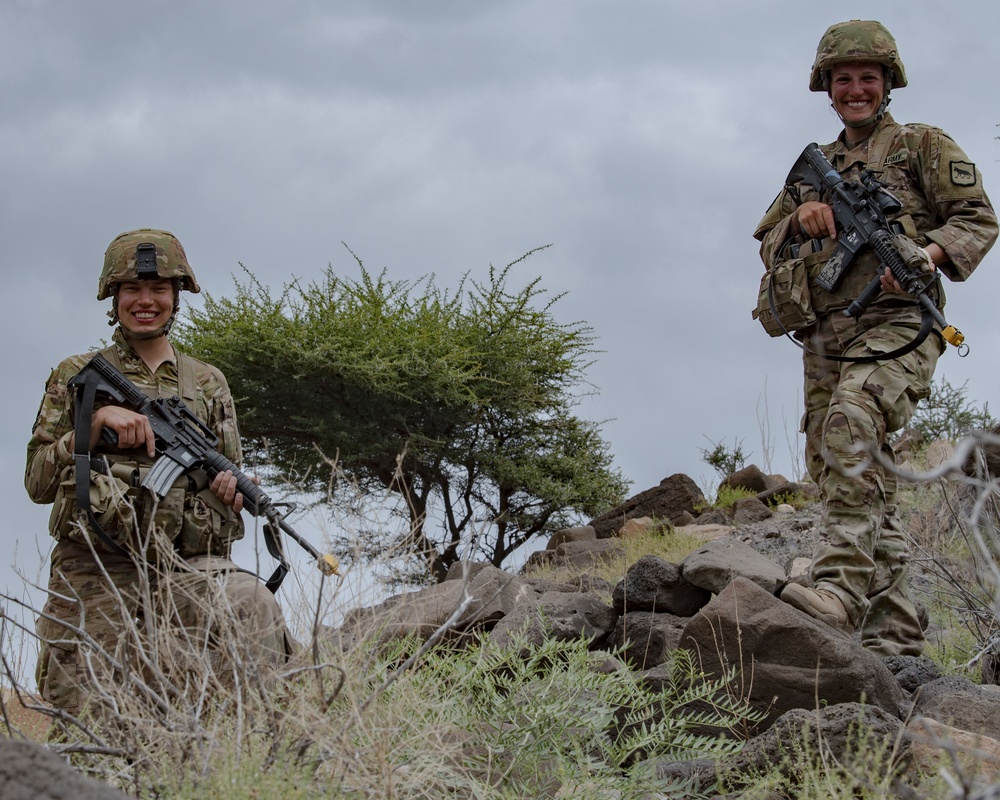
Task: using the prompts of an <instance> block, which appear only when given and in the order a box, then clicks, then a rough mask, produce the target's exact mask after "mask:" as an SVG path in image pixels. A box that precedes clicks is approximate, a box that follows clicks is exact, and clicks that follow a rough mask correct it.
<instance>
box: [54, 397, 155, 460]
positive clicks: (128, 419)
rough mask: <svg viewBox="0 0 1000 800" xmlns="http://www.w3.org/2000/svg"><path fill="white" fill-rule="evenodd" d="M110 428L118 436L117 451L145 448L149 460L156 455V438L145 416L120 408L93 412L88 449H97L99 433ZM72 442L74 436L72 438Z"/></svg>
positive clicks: (112, 407) (104, 408)
mask: <svg viewBox="0 0 1000 800" xmlns="http://www.w3.org/2000/svg"><path fill="white" fill-rule="evenodd" d="M104 428H110V429H111V430H113V431H114V432H115V433H116V434H118V449H119V450H135V449H136V448H138V447H143V446H145V448H146V454H147V455H149V457H150V458H152V457H154V456H155V455H156V438H155V437H154V436H153V427H152V426H151V425H150V424H149V418H148V417H147V416H146V415H145V414H139V413H137V412H135V411H129V410H128V409H127V408H122V407H121V406H101V407H100V408H99V409H97V410H96V411H95V412H94V417H93V421H92V422H91V425H90V449H91V450H93V449H94V448H95V447H97V443H98V442H99V441H100V440H101V431H102V430H103V429H104ZM73 438H74V440H75V438H76V434H75V433H74V436H73Z"/></svg>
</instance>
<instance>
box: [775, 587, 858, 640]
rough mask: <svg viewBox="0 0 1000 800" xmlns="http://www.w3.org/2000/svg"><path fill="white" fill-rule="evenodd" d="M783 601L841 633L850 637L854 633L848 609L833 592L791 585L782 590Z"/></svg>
mask: <svg viewBox="0 0 1000 800" xmlns="http://www.w3.org/2000/svg"><path fill="white" fill-rule="evenodd" d="M781 599H782V601H783V602H785V603H788V604H789V605H790V606H793V607H794V608H797V609H798V610H799V611H804V612H805V613H806V614H808V615H809V616H810V617H812V618H813V619H818V620H819V621H820V622H823V623H825V624H827V625H829V626H830V627H831V628H835V629H836V630H838V631H840V632H841V633H845V634H847V635H848V636H850V635H851V634H852V633H854V626H853V625H852V624H851V618H850V617H849V616H848V614H847V609H846V608H845V607H844V604H843V602H842V601H841V599H840V598H839V597H837V595H835V594H834V593H833V592H828V591H827V590H825V589H807V588H806V587H805V586H801V585H799V584H797V583H790V584H788V585H787V586H786V587H785V588H784V589H783V590H782V592H781Z"/></svg>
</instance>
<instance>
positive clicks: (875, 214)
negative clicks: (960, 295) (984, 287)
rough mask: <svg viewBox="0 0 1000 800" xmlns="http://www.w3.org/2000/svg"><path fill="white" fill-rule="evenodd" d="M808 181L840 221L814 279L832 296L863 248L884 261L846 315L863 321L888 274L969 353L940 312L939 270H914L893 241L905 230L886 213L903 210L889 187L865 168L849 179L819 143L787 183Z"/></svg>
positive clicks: (806, 152)
mask: <svg viewBox="0 0 1000 800" xmlns="http://www.w3.org/2000/svg"><path fill="white" fill-rule="evenodd" d="M799 181H804V182H807V183H809V184H811V185H812V186H813V188H814V189H816V191H817V192H820V193H821V194H823V193H824V191H828V192H829V194H830V196H831V197H832V201H831V203H830V205H831V207H832V208H833V217H834V219H835V220H836V223H837V247H836V249H835V250H834V253H833V255H832V256H831V257H830V260H829V261H827V262H826V264H824V265H823V268H822V270H821V271H820V273H819V275H818V276H817V278H816V283H817V285H818V286H820V288H822V289H825V290H826V291H828V292H832V291H834V290H835V289H836V288H837V286H839V285H840V282H841V280H842V279H843V277H844V275H845V274H846V272H847V270H848V268H849V267H850V266H851V264H852V263H853V262H854V259H855V258H856V257H857V255H858V253H860V252H861V251H862V250H863V249H864V248H865V247H870V248H871V249H872V250H873V251H875V254H876V255H877V256H878V258H879V261H881V262H882V270H879V271H878V274H876V275H875V277H874V278H873V279H872V280H871V281H870V282H869V283H868V285H867V286H866V287H865V288H864V289H863V290H862V291H861V293H860V294H859V295H858V296H857V297H856V298H855V299H854V301H853V302H852V303H851V304H850V305H849V306H848V307H847V308H846V309H845V310H844V314H845V316H851V317H854V318H855V319H859V318H860V317H861V315H862V314H864V313H865V311H866V310H867V309H868V306H870V305H871V304H872V303H873V302H874V301H875V298H877V297H878V296H879V294H881V292H882V286H881V278H882V275H884V274H885V271H886V270H888V271H889V272H890V273H891V274H892V276H893V277H894V278H895V279H896V281H897V282H898V283H899V285H900V286H902V287H903V289H904V290H906V292H908V293H909V294H910V295H912V296H913V297H914V298H915V299H916V300H917V302H918V303H920V305H921V306H922V307H923V312H925V313H926V314H929V315H930V317H931V318H932V319H933V320H934V322H936V323H937V324H938V325H939V326H940V328H941V335H942V336H943V337H944V339H945V341H947V342H948V343H949V344H952V345H954V346H955V347H957V348H958V350H959V355H962V356H964V355H967V354H968V352H969V347H968V345H965V344H963V343H964V342H965V336H963V335H962V333H961V332H960V331H959V330H958V329H957V328H956V327H955V326H953V325H949V324H948V322H947V321H946V320H945V318H944V315H943V314H942V313H941V312H940V310H938V307H937V306H936V305H935V304H934V300H933V299H932V298H931V296H930V293H929V290H930V288H931V287H932V286H933V285H934V283H935V282H936V281H938V280H939V279H940V276H939V274H938V273H937V272H936V271H928V272H923V273H920V272H917V271H915V270H914V269H912V268H911V267H910V266H909V265H908V264H907V263H906V260H905V259H904V258H903V256H902V255H901V254H900V252H899V250H898V249H897V247H896V244H895V243H894V240H895V238H896V236H897V235H899V234H900V233H901V231H899V230H896V229H894V227H893V226H892V225H891V224H890V223H889V222H888V220H887V215H889V214H895V213H897V212H899V211H900V210H901V209H902V204H901V203H900V202H899V200H898V199H897V198H896V197H894V196H893V194H892V193H891V192H890V191H889V190H888V189H886V187H885V184H883V183H882V182H881V181H880V180H879V179H878V178H877V177H876V176H875V174H874V173H872V172H871V171H869V170H865V172H863V173H862V174H861V177H860V179H859V180H856V181H845V180H844V179H843V177H841V175H840V173H838V172H837V171H836V170H835V169H834V168H833V165H832V164H831V163H830V162H829V160H828V159H827V157H826V156H825V155H823V151H822V150H820V149H819V146H818V145H816V144H815V143H813V144H809V145H806V149H805V150H803V151H802V155H801V156H799V159H798V161H796V162H795V164H794V165H793V166H792V169H791V172H789V174H788V183H796V182H799Z"/></svg>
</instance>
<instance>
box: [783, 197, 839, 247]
mask: <svg viewBox="0 0 1000 800" xmlns="http://www.w3.org/2000/svg"><path fill="white" fill-rule="evenodd" d="M792 233H793V234H794V233H804V234H805V235H806V236H808V237H809V238H810V239H825V238H827V237H830V238H831V239H836V238H837V223H836V221H835V220H834V217H833V209H832V208H830V206H828V205H827V204H826V203H820V202H818V201H816V200H809V201H808V202H805V203H803V204H802V205H800V206H799V207H798V208H797V209H795V212H794V213H793V214H792Z"/></svg>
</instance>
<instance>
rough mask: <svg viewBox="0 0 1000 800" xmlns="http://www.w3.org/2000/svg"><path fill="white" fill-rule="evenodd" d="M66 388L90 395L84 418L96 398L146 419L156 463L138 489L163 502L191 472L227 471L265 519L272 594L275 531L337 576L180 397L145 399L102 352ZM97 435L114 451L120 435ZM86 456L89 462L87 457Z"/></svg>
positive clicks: (278, 574) (278, 552)
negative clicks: (152, 439)
mask: <svg viewBox="0 0 1000 800" xmlns="http://www.w3.org/2000/svg"><path fill="white" fill-rule="evenodd" d="M69 386H70V387H71V388H77V389H79V390H80V393H81V395H82V396H84V397H85V398H86V395H88V394H89V396H90V398H89V402H88V401H87V400H86V399H85V400H84V402H83V405H84V406H87V405H89V406H90V408H89V409H87V408H84V409H83V415H84V416H88V417H89V415H90V414H91V413H92V411H93V398H94V396H95V395H97V394H100V395H103V396H104V397H107V398H108V399H110V400H111V402H112V403H113V404H115V405H119V406H122V407H124V408H127V409H129V410H131V411H136V412H138V413H140V414H144V415H145V416H146V417H147V418H148V419H149V424H150V426H151V427H152V429H153V435H154V437H155V441H156V460H155V461H154V462H153V466H152V468H151V469H150V470H149V472H148V473H147V474H146V477H145V478H144V479H143V481H142V484H141V485H142V486H143V487H145V488H147V489H149V490H150V491H151V492H153V494H155V495H156V496H157V498H160V499H162V498H163V497H165V496H166V494H167V492H168V491H169V490H170V487H171V486H173V484H174V481H175V480H177V478H179V477H180V476H181V475H183V474H185V473H189V472H191V471H193V470H197V469H204V470H205V472H206V473H207V474H208V479H209V480H212V479H213V478H214V477H215V476H216V475H218V474H219V473H220V472H226V471H227V470H228V471H230V472H232V473H233V475H234V476H235V477H236V491H237V492H239V493H240V494H241V495H242V496H243V508H244V509H245V510H247V511H249V512H250V514H251V515H252V516H254V517H264V518H265V520H266V522H265V523H264V541H265V543H266V544H267V549H268V551H269V552H270V553H271V555H272V556H274V557H275V558H276V559H277V560H278V563H279V566H278V569H277V570H276V571H275V573H274V574H273V575H272V576H271V577H270V579H269V580H268V581H267V587H268V589H270V590H271V591H272V592H275V591H277V590H278V586H279V585H280V584H281V581H282V580H284V577H285V575H286V574H287V572H288V564H287V562H286V561H285V558H284V553H283V550H282V547H281V543H280V538H279V536H278V531H279V530H281V531H284V532H285V534H286V535H288V536H289V537H290V538H291V539H292V540H293V541H295V542H296V543H297V544H298V545H299V546H300V547H302V549H304V550H305V551H306V552H307V553H308V554H309V555H310V556H312V557H313V558H314V559H315V560H316V564H317V566H318V567H319V568H320V569H321V570H322V571H323V573H324V574H325V575H337V574H339V571H338V570H339V566H340V565H339V563H338V561H337V559H336V557H335V556H333V555H330V554H328V553H327V554H321V553H320V552H319V551H318V550H317V549H316V548H315V547H313V546H312V545H311V544H310V543H309V542H308V541H306V540H305V539H304V538H303V537H302V536H300V535H299V534H298V533H297V532H296V531H295V530H294V529H293V528H292V527H291V525H289V524H288V523H287V522H286V521H285V519H284V514H283V513H282V511H281V508H285V509H286V510H287V511H291V510H294V508H295V506H294V504H292V503H275V502H273V501H272V500H271V498H270V497H268V496H267V495H266V494H265V493H264V492H263V491H262V490H261V488H260V487H259V486H258V485H257V484H256V483H254V481H253V480H252V479H251V478H250V477H249V476H248V475H247V474H246V473H244V472H243V471H242V470H241V469H240V468H239V467H237V466H236V465H235V464H234V463H233V462H232V461H230V460H229V459H228V458H226V457H225V456H224V455H222V453H220V452H219V451H218V450H217V449H216V447H217V446H218V443H219V437H218V436H216V435H215V434H214V433H213V432H212V430H211V429H210V428H208V426H206V425H205V424H204V423H203V422H202V421H201V420H200V419H198V417H197V416H195V414H194V413H193V412H192V411H191V409H189V408H188V407H187V406H186V405H185V404H184V401H183V400H181V399H180V398H179V397H177V396H176V395H175V396H173V397H158V398H155V399H152V398H149V397H147V396H146V395H145V394H144V393H143V392H142V391H140V390H139V389H138V387H136V385H135V384H134V383H132V381H130V380H129V379H128V378H127V377H125V376H124V375H123V374H122V373H121V372H120V371H119V370H118V369H116V368H115V366H114V365H113V364H111V362H109V361H108V360H107V359H106V358H104V356H102V355H101V354H100V353H98V354H96V355H95V356H94V357H93V358H92V359H91V360H90V362H89V363H88V364H87V365H86V366H85V367H84V368H83V369H81V370H80V371H79V372H78V373H77V374H76V375H75V376H74V377H73V378H72V379H71V380H70V382H69ZM78 413H79V409H78ZM85 425H86V434H87V436H88V437H89V421H85ZM81 433H82V431H81V430H80V426H79V425H78V429H77V450H78V452H77V457H78V458H79V457H80V455H81V453H80V449H81V446H82V447H83V448H85V447H86V446H87V442H81V441H80V439H81ZM101 435H102V437H103V438H104V439H105V440H106V441H108V442H109V443H110V444H111V445H113V446H117V444H118V436H117V434H116V433H115V432H114V431H112V430H110V429H109V428H105V429H104V430H103V431H102V434H101ZM84 457H85V459H86V460H87V461H88V462H89V453H88V454H85V455H84ZM80 466H81V464H78V468H77V471H78V474H79V473H80ZM78 494H79V493H78ZM78 501H79V497H78ZM88 505H89V504H88ZM91 524H94V522H93V521H92V523H91ZM105 535H106V534H105ZM102 538H103V537H102Z"/></svg>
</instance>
